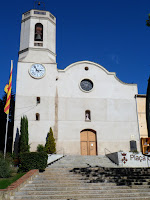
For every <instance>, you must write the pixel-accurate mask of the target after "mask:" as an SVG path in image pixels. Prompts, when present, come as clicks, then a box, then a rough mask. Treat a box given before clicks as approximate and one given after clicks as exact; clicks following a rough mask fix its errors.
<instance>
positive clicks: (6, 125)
mask: <svg viewBox="0 0 150 200" xmlns="http://www.w3.org/2000/svg"><path fill="white" fill-rule="evenodd" d="M8 121H9V114H7V122H6V134H5V148H4V159H5V157H6V145H7V133H8Z"/></svg>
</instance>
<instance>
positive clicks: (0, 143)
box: [0, 93, 15, 153]
mask: <svg viewBox="0 0 150 200" xmlns="http://www.w3.org/2000/svg"><path fill="white" fill-rule="evenodd" d="M6 99H7V94H4V95H3V97H2V98H1V99H0V151H2V152H3V151H4V145H5V134H6V121H7V115H6V113H4V107H5V104H6ZM14 110H15V95H14V94H13V93H12V94H11V101H10V110H9V123H8V134H7V148H6V149H7V152H10V153H11V152H12V141H13V127H14Z"/></svg>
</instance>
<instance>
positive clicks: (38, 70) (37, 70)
mask: <svg viewBox="0 0 150 200" xmlns="http://www.w3.org/2000/svg"><path fill="white" fill-rule="evenodd" d="M34 68H35V70H36V72H41V71H43V70H41V69H37V68H36V66H35V65H34Z"/></svg>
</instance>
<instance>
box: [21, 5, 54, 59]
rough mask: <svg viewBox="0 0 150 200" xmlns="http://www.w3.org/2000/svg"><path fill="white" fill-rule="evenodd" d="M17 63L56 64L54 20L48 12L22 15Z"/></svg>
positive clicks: (32, 12)
mask: <svg viewBox="0 0 150 200" xmlns="http://www.w3.org/2000/svg"><path fill="white" fill-rule="evenodd" d="M42 58H44V60H42ZM19 61H25V62H31V61H32V62H46V63H56V18H55V17H54V16H53V15H52V14H51V13H50V12H48V11H44V10H36V9H33V10H29V11H28V12H26V13H24V14H23V15H22V21H21V37H20V51H19Z"/></svg>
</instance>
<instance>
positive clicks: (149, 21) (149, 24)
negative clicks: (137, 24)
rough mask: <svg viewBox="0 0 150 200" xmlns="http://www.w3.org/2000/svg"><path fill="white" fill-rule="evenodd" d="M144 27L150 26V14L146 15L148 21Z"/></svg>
mask: <svg viewBox="0 0 150 200" xmlns="http://www.w3.org/2000/svg"><path fill="white" fill-rule="evenodd" d="M146 25H147V26H150V14H148V20H146Z"/></svg>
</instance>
